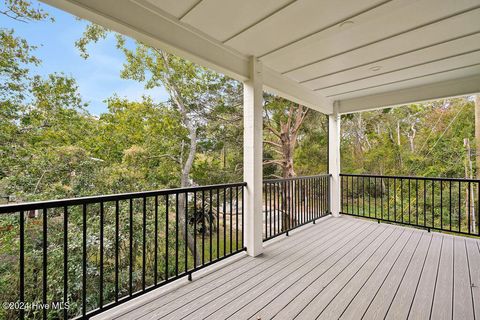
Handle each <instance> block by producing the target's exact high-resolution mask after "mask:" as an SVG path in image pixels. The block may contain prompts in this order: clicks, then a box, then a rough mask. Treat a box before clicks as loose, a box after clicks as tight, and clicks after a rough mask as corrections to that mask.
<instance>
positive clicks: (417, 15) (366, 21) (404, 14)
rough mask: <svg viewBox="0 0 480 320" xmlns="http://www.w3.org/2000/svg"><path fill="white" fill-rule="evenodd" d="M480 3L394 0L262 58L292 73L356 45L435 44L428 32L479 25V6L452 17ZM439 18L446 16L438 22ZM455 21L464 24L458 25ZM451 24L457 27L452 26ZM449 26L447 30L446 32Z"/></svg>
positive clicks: (397, 46) (440, 33)
mask: <svg viewBox="0 0 480 320" xmlns="http://www.w3.org/2000/svg"><path fill="white" fill-rule="evenodd" d="M478 5H479V4H478V1H476V0H459V1H454V2H453V1H438V0H421V1H411V0H408V1H405V0H393V1H389V2H387V3H385V4H384V5H382V6H380V7H377V8H376V9H375V10H372V11H370V12H366V13H364V14H363V15H362V17H357V18H353V19H351V21H353V22H354V24H353V25H350V26H349V27H348V28H345V29H344V28H340V27H339V26H338V25H335V26H333V27H332V28H330V29H329V30H325V31H322V32H320V33H316V34H314V35H312V36H311V37H308V38H306V39H303V40H301V41H299V42H297V43H295V44H293V45H291V46H288V47H286V48H284V49H282V50H278V51H276V52H274V53H272V54H270V55H268V56H266V57H262V60H263V61H264V63H265V64H267V65H269V66H271V67H272V68H274V69H276V70H280V71H283V72H287V71H289V70H292V69H294V68H298V67H301V66H306V65H307V64H309V63H310V64H311V63H315V62H317V61H319V60H322V59H327V58H329V57H332V56H335V55H338V54H341V53H344V52H349V51H351V50H352V49H357V48H361V47H367V46H370V45H372V46H376V47H378V46H380V47H382V48H383V49H384V50H382V51H380V52H378V53H377V54H375V55H374V57H375V56H378V55H381V56H383V57H385V56H387V54H388V52H392V51H393V52H397V53H398V52H401V51H402V50H406V48H411V47H412V45H414V46H415V47H416V48H419V47H422V46H424V45H425V44H426V43H431V42H430V41H432V40H430V39H429V37H433V42H435V41H439V40H446V39H449V36H450V35H452V34H457V35H459V34H463V35H465V34H468V33H469V32H472V31H474V30H478V29H479V27H480V25H479V24H480V22H478V10H474V11H472V13H465V14H462V15H459V16H458V17H452V18H449V17H450V16H451V15H452V14H455V13H460V12H462V11H464V10H466V9H471V8H475V7H478ZM365 7H367V6H365ZM447 18H448V19H447ZM439 19H445V20H444V21H439V22H437V23H435V21H437V20H439ZM476 19H477V20H476ZM450 20H451V21H450ZM454 22H457V23H458V22H463V23H462V24H455V23H454ZM428 23H432V26H431V27H429V26H425V27H422V28H419V30H418V33H420V34H421V36H420V35H419V34H417V31H414V30H416V28H417V27H419V26H423V25H425V24H428ZM448 28H452V29H453V30H450V31H449V30H448ZM444 31H445V32H446V34H444V33H443V32H444ZM435 33H437V34H435ZM260 34H261V33H260ZM250 40H252V39H250ZM408 40H410V41H412V44H408V42H405V41H408ZM399 41H400V42H399ZM382 42H386V43H389V45H390V46H392V45H393V46H392V47H390V48H389V49H388V48H387V47H386V46H385V45H382ZM403 43H405V45H406V48H405V47H403V46H402V44H403ZM415 47H414V48H415ZM233 48H235V49H239V50H240V51H242V49H241V48H240V47H235V46H233ZM365 59H372V57H371V56H366V57H365ZM345 62H346V65H344V66H343V67H345V66H351V64H349V63H348V61H345ZM309 69H310V67H305V68H302V71H306V74H303V76H304V77H306V78H309V77H311V76H314V75H315V73H317V74H321V73H323V72H324V70H322V69H320V68H318V69H317V68H316V66H315V68H314V69H313V70H312V71H310V72H309V71H308V70H309ZM288 74H289V75H292V76H294V79H301V78H299V77H298V75H299V74H298V73H294V72H289V73H288ZM307 74H308V76H307ZM303 79H305V78H303Z"/></svg>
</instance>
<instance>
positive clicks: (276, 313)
mask: <svg viewBox="0 0 480 320" xmlns="http://www.w3.org/2000/svg"><path fill="white" fill-rule="evenodd" d="M377 229H378V228H377ZM375 230H376V229H375ZM386 230H388V228H387V227H385V228H384V230H383V231H382V232H381V233H380V234H378V235H377V236H376V237H375V238H374V239H372V240H371V241H370V243H368V245H370V244H371V243H372V242H373V241H375V240H376V239H377V238H378V237H380V236H381V235H382V234H383V233H384V232H385V231H386ZM362 241H363V240H362ZM358 244H360V242H359V243H358ZM358 244H357V245H358ZM368 245H367V246H366V247H365V248H364V249H363V250H361V251H360V253H359V254H361V253H362V252H363V251H364V250H366V249H367V248H368ZM356 247H357V246H355V247H354V248H356ZM352 250H353V249H352ZM350 251H351V250H350ZM350 251H349V252H350ZM346 254H348V252H347V253H346ZM346 254H345V255H346ZM345 255H343V256H342V257H341V258H340V259H338V260H337V261H336V262H335V263H334V265H336V264H337V263H338V262H339V261H340V260H341V259H343V257H344V256H345ZM347 266H348V265H347ZM345 268H346V267H345ZM329 269H330V268H329ZM342 270H343V269H342ZM320 277H321V275H320V276H318V277H317V278H315V279H313V281H312V282H310V284H309V285H308V286H305V288H303V289H302V290H301V291H300V292H299V293H298V294H297V296H295V297H294V298H292V300H290V301H289V302H288V303H287V304H286V305H284V306H283V307H282V308H281V309H280V310H278V311H277V312H276V313H275V314H274V315H273V317H272V319H274V318H275V317H276V316H277V315H278V314H279V313H280V312H281V311H282V310H284V309H285V308H286V307H287V306H288V305H289V304H290V303H291V302H292V301H293V300H294V299H295V298H297V297H298V296H299V295H300V294H302V293H303V292H304V291H305V290H306V289H307V288H308V287H309V286H310V285H311V284H312V283H313V282H315V281H317V280H318V279H319V278H320Z"/></svg>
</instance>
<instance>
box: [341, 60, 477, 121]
mask: <svg viewBox="0 0 480 320" xmlns="http://www.w3.org/2000/svg"><path fill="white" fill-rule="evenodd" d="M477 69H478V71H480V68H477ZM478 71H474V73H475V72H478ZM410 83H413V81H412V82H410ZM476 92H480V76H479V75H473V76H470V77H465V78H457V79H453V80H446V81H441V82H433V83H432V82H431V83H429V84H419V85H417V86H412V87H409V88H405V89H399V90H393V91H388V92H383V93H378V94H373V95H370V96H368V95H367V96H362V97H357V98H350V99H346V100H341V101H339V111H340V113H342V114H344V113H352V112H358V111H362V110H373V109H378V108H382V107H387V106H395V105H402V104H407V103H414V102H421V101H428V100H433V99H439V98H445V97H455V96H461V95H468V94H473V93H476Z"/></svg>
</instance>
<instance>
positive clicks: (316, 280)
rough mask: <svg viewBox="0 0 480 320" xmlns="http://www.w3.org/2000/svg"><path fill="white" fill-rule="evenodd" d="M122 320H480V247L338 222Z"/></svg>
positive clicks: (123, 313) (309, 230) (148, 303)
mask: <svg viewBox="0 0 480 320" xmlns="http://www.w3.org/2000/svg"><path fill="white" fill-rule="evenodd" d="M103 317H104V318H118V319H176V320H177V319H262V320H264V319H462V320H467V319H480V241H479V240H475V239H470V238H465V237H457V236H451V235H445V234H439V233H428V232H426V231H423V230H418V229H413V228H408V227H400V226H393V225H388V224H378V223H376V222H372V221H366V220H361V219H356V218H351V217H345V216H342V217H340V218H332V217H328V218H325V219H322V220H321V221H318V222H317V224H315V225H310V226H308V227H306V228H303V229H302V230H299V231H296V232H292V233H291V235H290V236H289V237H285V238H284V239H281V240H279V241H276V242H275V243H272V244H270V245H268V246H267V247H266V250H265V252H264V254H263V255H262V256H260V257H256V258H251V257H244V258H242V259H239V260H237V261H235V262H234V263H232V264H229V265H227V266H225V267H223V268H221V269H219V270H216V271H214V272H212V273H210V274H208V275H206V276H204V277H202V278H200V279H197V280H196V279H195V276H194V281H193V282H191V283H189V284H186V285H184V286H181V287H179V288H176V289H175V290H172V291H170V292H166V293H163V294H162V295H160V296H157V297H155V298H148V299H147V298H145V299H144V301H140V302H139V301H137V302H136V304H135V305H133V304H132V306H130V307H129V306H128V303H127V305H123V306H121V308H120V309H119V310H115V309H113V310H112V311H110V312H107V313H105V314H103Z"/></svg>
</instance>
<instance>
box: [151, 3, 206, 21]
mask: <svg viewBox="0 0 480 320" xmlns="http://www.w3.org/2000/svg"><path fill="white" fill-rule="evenodd" d="M145 1H146V2H150V3H151V4H153V5H154V6H156V7H158V8H160V9H162V10H164V11H166V12H168V13H169V14H171V15H173V16H174V17H176V18H180V17H181V16H183V15H184V14H185V13H186V12H187V11H188V10H189V9H190V8H192V7H193V6H194V5H195V4H196V3H197V2H198V1H199V0H145Z"/></svg>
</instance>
